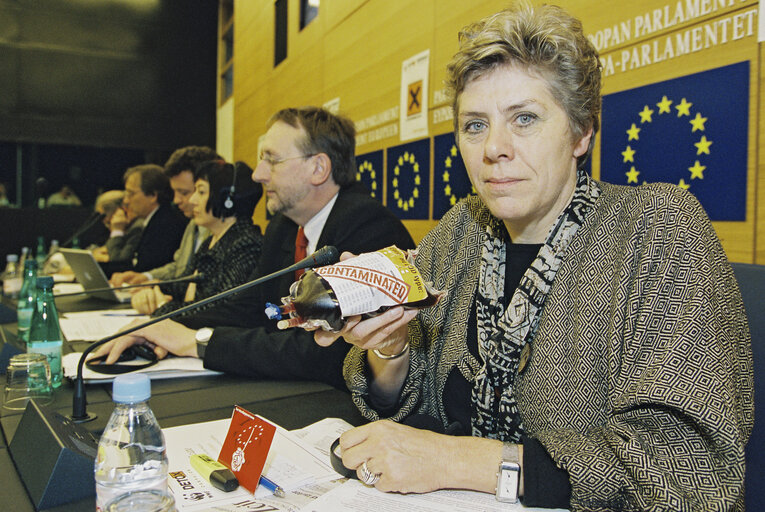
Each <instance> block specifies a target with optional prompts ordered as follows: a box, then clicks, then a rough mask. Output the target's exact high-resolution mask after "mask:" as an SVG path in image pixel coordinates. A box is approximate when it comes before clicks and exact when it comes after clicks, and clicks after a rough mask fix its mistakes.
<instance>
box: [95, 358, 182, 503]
mask: <svg viewBox="0 0 765 512" xmlns="http://www.w3.org/2000/svg"><path fill="white" fill-rule="evenodd" d="M112 397H113V399H114V402H115V406H114V412H112V415H111V417H110V418H109V423H107V425H106V429H105V430H104V433H103V434H102V435H101V440H100V441H99V443H98V455H97V457H96V466H95V476H96V510H99V511H103V510H105V507H106V505H107V503H109V502H112V501H114V500H115V498H118V497H119V496H121V495H124V494H126V493H131V492H136V491H151V490H156V491H159V494H162V495H167V494H169V493H168V490H167V467H168V464H167V452H166V451H165V438H164V436H163V435H162V430H161V429H160V428H159V423H157V418H156V417H155V416H154V413H153V412H151V409H150V408H149V398H150V397H151V381H150V380H149V377H148V376H146V375H145V374H142V373H129V374H125V375H119V376H117V377H116V378H115V379H114V384H113V388H112Z"/></svg>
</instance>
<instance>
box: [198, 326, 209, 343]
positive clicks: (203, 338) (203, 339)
mask: <svg viewBox="0 0 765 512" xmlns="http://www.w3.org/2000/svg"><path fill="white" fill-rule="evenodd" d="M212 333H213V330H212V329H211V328H209V327H202V328H201V329H199V330H198V331H197V334H196V336H195V337H196V340H197V343H207V342H208V341H210V338H211V337H212Z"/></svg>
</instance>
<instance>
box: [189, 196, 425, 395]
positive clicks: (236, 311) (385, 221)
mask: <svg viewBox="0 0 765 512" xmlns="http://www.w3.org/2000/svg"><path fill="white" fill-rule="evenodd" d="M297 230H298V226H297V224H295V223H294V222H293V221H291V220H290V219H288V218H287V217H285V216H284V215H280V214H279V215H276V216H275V217H274V218H273V219H271V222H270V223H269V224H268V227H267V229H266V234H265V236H264V238H263V252H262V253H261V259H260V263H259V268H258V270H256V275H254V276H253V278H254V277H260V276H262V275H267V274H270V273H273V272H275V271H277V270H280V269H282V268H285V267H288V266H290V265H292V264H293V263H294V258H295V237H296V236H297ZM325 245H334V246H335V247H337V249H338V251H340V252H341V253H342V252H343V251H350V252H353V253H356V254H358V253H362V252H371V251H375V250H377V249H382V248H383V247H387V246H389V245H396V246H398V247H399V248H401V249H411V248H414V241H413V240H412V237H411V236H410V235H409V232H408V231H407V230H406V228H405V227H404V225H403V224H402V223H401V221H400V220H399V219H398V218H396V216H395V215H393V213H392V212H391V211H390V210H388V209H387V208H385V207H384V206H383V205H382V204H381V203H380V202H379V201H377V200H376V199H374V198H372V197H370V196H369V193H368V192H367V191H366V189H365V188H364V187H363V185H361V184H354V185H351V186H350V187H347V188H345V189H343V190H341V191H340V194H339V195H338V198H337V201H336V202H335V205H334V206H333V208H332V211H331V212H330V214H329V217H328V218H327V222H326V224H325V225H324V229H323V230H322V232H321V236H320V237H319V241H318V244H317V247H323V246H325ZM294 280H295V278H294V275H292V274H287V275H285V276H282V277H280V278H277V279H274V280H272V281H270V282H267V283H265V284H263V285H262V286H260V287H256V288H252V289H251V290H248V291H247V292H243V293H242V294H240V296H239V297H238V298H237V299H236V300H234V301H232V302H231V303H228V304H226V306H225V307H224V308H215V309H214V310H206V311H203V312H201V313H200V314H199V315H194V316H192V317H190V318H186V319H184V320H182V323H184V324H185V325H187V326H189V327H193V328H200V327H204V326H207V327H215V330H214V333H213V336H212V338H211V339H210V343H209V345H208V347H207V350H206V351H205V360H204V365H205V367H206V368H210V369H213V370H218V371H225V372H230V373H237V374H240V375H247V376H251V377H256V378H269V379H298V380H301V379H302V380H316V381H321V382H327V383H329V384H331V385H333V386H335V387H338V388H341V389H345V381H344V379H343V375H342V367H343V360H344V359H345V354H346V353H347V352H348V349H349V348H350V345H348V344H347V343H345V342H343V341H342V340H339V341H338V342H336V343H334V344H333V345H332V346H330V347H327V348H322V347H320V346H318V345H317V344H316V342H314V340H313V334H312V333H310V332H306V331H304V330H303V329H288V330H285V331H278V330H276V326H275V322H273V321H270V320H268V319H267V318H266V316H265V313H264V305H265V303H266V302H274V303H280V299H281V297H284V296H286V295H288V294H289V287H290V285H291V284H292V283H293V282H294ZM224 326H225V327H224Z"/></svg>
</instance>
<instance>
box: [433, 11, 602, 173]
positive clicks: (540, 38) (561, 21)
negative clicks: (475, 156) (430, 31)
mask: <svg viewBox="0 0 765 512" xmlns="http://www.w3.org/2000/svg"><path fill="white" fill-rule="evenodd" d="M506 64H513V65H520V66H522V67H524V68H526V69H528V70H530V71H535V72H537V73H539V74H540V75H541V76H542V77H543V78H544V79H545V80H546V81H547V82H548V85H549V87H550V92H551V93H552V95H553V97H554V98H555V99H556V100H557V101H558V102H559V103H560V105H561V107H562V108H563V109H564V110H565V111H566V114H567V115H568V118H569V124H570V127H571V131H572V133H573V135H574V138H575V139H576V140H578V139H579V138H581V137H582V136H584V135H585V134H586V133H587V130H588V129H589V128H590V127H592V130H593V132H592V138H591V139H590V146H589V148H588V149H587V152H586V153H585V154H584V155H582V156H581V157H579V160H578V165H579V166H580V167H581V166H582V165H583V164H584V162H586V161H587V159H588V158H589V156H590V154H591V153H592V146H593V144H594V141H595V134H596V133H597V132H598V129H599V128H600V121H599V116H600V87H601V84H600V78H601V66H600V60H599V58H598V51H597V50H596V49H595V47H594V46H593V45H592V43H591V42H590V41H589V39H587V37H586V36H585V35H584V31H583V30H582V24H581V22H580V21H579V20H578V19H576V18H574V17H573V16H571V15H570V14H568V13H567V12H566V11H564V10H563V9H561V8H560V7H556V6H552V5H542V6H537V7H534V6H531V5H530V4H528V3H526V2H520V3H518V4H516V5H514V6H512V7H510V8H508V9H505V10H503V11H500V12H498V13H496V14H494V15H492V16H489V17H487V18H484V19H483V20H481V21H478V22H476V23H473V24H471V25H468V26H467V27H465V28H463V29H462V31H460V34H459V50H458V51H457V53H456V54H455V55H454V57H453V58H452V60H451V62H450V63H449V65H448V66H447V70H446V72H447V77H446V85H447V88H448V89H449V91H450V93H451V95H452V109H453V112H454V128H455V136H457V137H458V136H459V129H458V126H459V125H458V114H459V97H460V94H461V93H462V91H463V90H464V89H465V86H466V85H467V84H468V83H469V82H470V81H472V80H475V79H476V78H478V77H480V76H483V75H485V74H486V73H488V72H490V71H492V70H494V69H496V68H497V67H499V66H502V65H506Z"/></svg>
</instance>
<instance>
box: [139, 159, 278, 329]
mask: <svg viewBox="0 0 765 512" xmlns="http://www.w3.org/2000/svg"><path fill="white" fill-rule="evenodd" d="M251 176H252V169H251V168H250V167H249V166H248V165H247V164H245V163H244V162H236V163H235V164H233V165H232V164H228V163H225V162H224V161H223V160H211V161H209V162H205V163H203V164H201V165H200V166H199V167H198V168H197V169H196V170H195V171H194V194H193V195H192V196H191V198H190V199H189V202H190V203H191V204H192V205H193V207H194V216H193V220H194V222H195V223H196V224H197V225H198V226H202V227H205V228H207V229H208V230H209V231H210V236H209V237H208V238H207V239H205V241H204V242H202V245H201V246H200V247H199V249H198V250H197V251H196V252H195V253H194V256H193V257H192V259H191V261H190V262H189V268H188V269H187V274H203V275H204V277H203V278H202V279H201V280H200V281H199V282H193V283H186V282H184V283H170V284H165V285H161V286H156V287H154V288H152V289H146V290H143V291H141V292H139V293H137V294H135V295H133V297H132V300H131V303H132V305H133V307H134V308H135V309H136V310H138V311H140V312H142V313H147V314H152V315H153V316H160V315H163V314H165V313H169V312H170V311H173V310H176V309H178V308H180V307H182V306H184V305H186V304H189V303H191V302H195V301H198V300H202V299H206V298H207V297H210V296H212V295H215V294H216V293H219V292H222V291H225V290H228V289H231V288H234V287H235V286H239V285H240V284H243V283H245V282H246V281H247V280H248V279H249V278H250V276H251V275H252V273H253V271H254V270H255V266H256V265H257V263H258V260H259V258H260V250H261V246H262V244H263V236H262V235H261V233H260V228H259V227H258V226H256V225H254V224H253V223H252V214H253V210H254V209H255V206H256V205H257V204H258V201H259V200H260V198H261V196H262V195H263V187H262V186H261V184H260V183H255V182H254V181H252V179H251ZM204 307H205V306H202V308H201V309H204ZM199 310H200V308H198V309H195V310H194V311H193V312H192V313H196V312H198V311H199ZM190 314H191V313H190Z"/></svg>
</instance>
